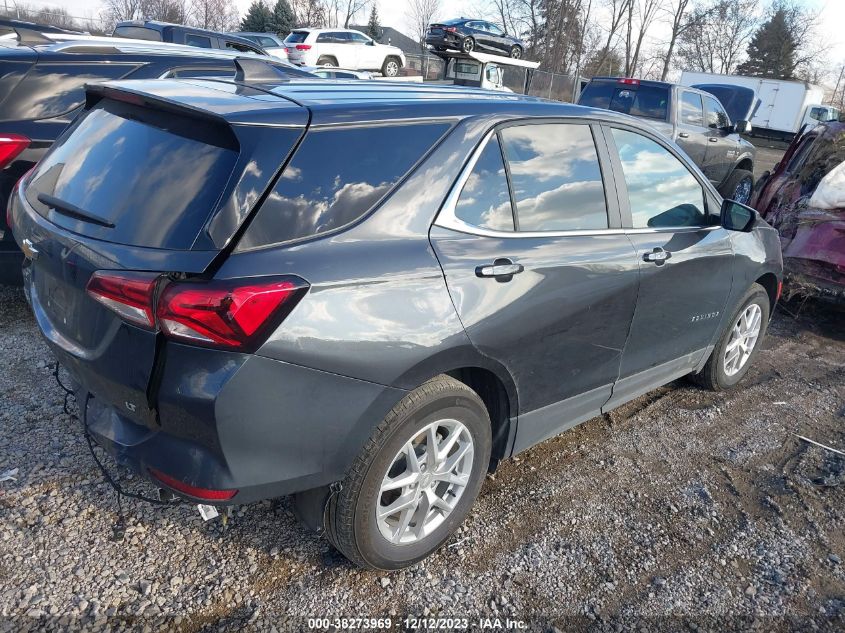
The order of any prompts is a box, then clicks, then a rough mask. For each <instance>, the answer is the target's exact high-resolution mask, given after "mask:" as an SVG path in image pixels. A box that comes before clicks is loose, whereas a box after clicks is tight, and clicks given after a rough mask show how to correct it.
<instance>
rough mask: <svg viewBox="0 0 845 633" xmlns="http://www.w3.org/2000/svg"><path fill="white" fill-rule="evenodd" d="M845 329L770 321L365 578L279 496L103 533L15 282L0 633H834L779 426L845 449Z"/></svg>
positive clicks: (4, 305) (827, 543) (829, 524)
mask: <svg viewBox="0 0 845 633" xmlns="http://www.w3.org/2000/svg"><path fill="white" fill-rule="evenodd" d="M787 308H788V309H789V310H792V311H793V312H794V311H796V310H797V309H798V306H796V305H790V306H787ZM843 321H845V317H843V314H842V313H837V312H833V311H830V310H828V309H825V308H822V307H820V306H814V305H809V304H808V305H806V306H804V307H803V309H802V311H801V313H800V315H799V316H798V318H797V319H796V318H793V316H791V315H788V314H787V313H786V312H785V311H784V310H783V309H779V310H778V312H777V313H776V316H775V320H774V323H773V325H772V328H771V330H770V336H769V338H768V339H767V341H766V343H765V350H764V351H763V353H762V354H761V356H760V357H759V359H758V361H757V363H756V366H755V367H753V368H752V370H751V372H750V374H749V375H748V376H747V378H746V380H745V382H744V384H743V386H742V388H741V389H739V390H738V391H735V392H733V393H729V394H715V393H710V392H706V391H702V390H699V389H698V388H696V387H693V386H691V385H689V384H687V383H685V382H683V381H679V382H677V383H674V384H672V385H670V386H667V387H665V388H662V389H660V390H658V391H655V392H653V393H651V394H648V395H647V396H644V397H642V398H640V399H639V400H637V401H635V402H632V403H630V404H628V405H626V406H625V407H623V408H622V409H620V410H617V411H616V412H614V413H612V414H610V415H606V416H603V417H601V418H596V419H593V420H591V421H589V422H587V423H585V424H583V425H582V426H580V427H578V428H577V429H575V430H573V431H570V432H568V433H566V434H564V435H562V436H560V437H558V438H555V439H553V440H550V441H548V442H546V443H544V444H542V445H540V446H539V447H536V448H534V449H533V450H531V451H529V452H527V453H524V454H523V455H521V456H520V458H519V459H518V460H513V461H509V462H507V463H504V464H503V465H502V466H501V467H500V469H499V470H498V472H497V473H496V474H495V476H492V477H490V478H489V479H488V481H487V482H486V484H485V487H484V489H483V490H482V493H481V497H480V499H479V501H478V503H477V505H476V509H475V511H474V512H473V514H472V515H471V516H470V518H469V519H468V521H467V523H466V524H465V526H464V527H463V528H462V529H461V531H460V533H459V534H458V535H457V536H456V537H454V538H453V539H452V541H451V542H450V543H449V545H448V546H447V547H446V548H444V549H443V550H441V551H440V552H439V553H437V554H436V555H435V556H433V557H432V558H430V559H429V560H427V561H425V562H424V563H423V564H420V565H418V566H416V567H414V568H412V569H410V570H407V571H404V572H399V573H396V574H391V575H384V574H377V573H372V572H363V571H359V570H357V569H355V568H352V567H351V566H350V565H349V564H348V563H346V562H345V560H344V559H342V558H341V557H340V556H339V555H337V554H336V553H334V551H333V550H332V549H331V548H330V547H329V545H328V544H327V543H326V542H325V541H323V540H322V539H320V538H319V537H317V536H315V535H312V534H309V533H306V532H305V531H303V529H302V528H300V527H299V525H298V524H297V522H296V521H295V519H294V518H293V516H292V514H291V511H290V504H289V503H288V502H287V501H286V500H282V501H280V502H276V503H269V502H267V503H263V504H259V505H255V506H249V507H246V508H243V509H241V510H238V511H237V512H236V514H235V516H234V517H233V519H232V520H231V521H230V523H229V526H228V529H226V530H225V531H224V530H223V528H222V525H221V523H220V522H219V520H215V521H211V522H209V523H204V522H203V521H202V520H201V519H200V517H199V515H198V513H197V512H196V510H195V509H194V508H193V507H189V506H186V505H182V506H178V507H170V508H163V509H161V508H156V507H152V506H149V505H147V504H143V503H140V502H136V501H132V500H129V501H125V502H124V509H125V511H126V516H127V520H128V522H129V527H128V530H127V533H126V536H125V539H124V540H123V541H122V542H115V541H113V540H112V524H113V522H114V520H115V517H116V513H115V509H116V505H115V495H114V493H113V492H112V490H111V489H110V488H109V487H108V485H107V484H105V483H104V482H103V481H102V478H101V476H100V474H99V471H98V470H97V469H96V467H95V465H94V464H93V462H92V461H91V459H90V455H89V454H88V448H87V446H86V444H85V442H84V440H83V438H82V435H81V433H80V430H79V423H78V422H76V421H74V420H72V419H71V418H69V417H68V416H67V415H65V414H64V413H63V412H62V400H63V398H62V396H63V393H62V391H61V390H60V389H59V388H58V387H57V386H56V385H55V383H54V382H53V378H52V376H51V375H50V373H51V372H50V368H49V364H50V363H51V358H50V355H49V352H48V350H47V348H46V346H45V345H44V344H43V343H42V342H41V340H40V338H39V335H38V333H37V329H36V326H35V324H34V322H33V319H32V317H31V316H30V314H29V311H28V308H27V305H26V302H25V301H24V299H23V296H22V294H21V292H20V290H17V289H10V288H0V332H2V349H0V366H2V368H3V371H2V373H0V473H3V472H5V471H8V470H9V469H13V468H17V469H18V473H17V475H16V477H17V480H16V481H6V482H4V483H0V616H2V617H0V630H21V629H26V628H32V629H35V628H37V627H39V626H47V627H52V628H55V629H59V628H66V627H68V626H73V627H74V628H77V627H80V626H85V627H91V628H105V627H107V626H111V627H114V628H124V627H129V626H131V627H132V628H135V629H138V630H141V629H145V628H146V629H147V630H160V629H162V628H168V629H175V630H182V631H197V630H227V629H233V630H234V629H241V628H246V629H247V630H269V629H271V627H273V626H275V628H276V629H277V630H279V631H284V630H291V629H294V630H305V629H307V628H308V625H307V620H305V619H304V618H305V617H309V616H312V617H313V616H327V617H335V616H367V617H370V616H372V617H376V616H382V617H384V616H389V615H392V616H394V618H396V619H399V618H401V617H404V616H408V615H411V616H422V615H426V616H429V615H430V616H443V617H457V618H461V617H467V618H469V626H470V628H473V629H476V628H478V627H479V621H478V618H479V617H488V618H495V617H499V618H502V622H504V618H505V617H511V618H519V619H521V620H524V621H525V622H526V623H527V626H528V627H530V628H531V629H532V630H554V629H555V628H557V629H560V630H571V629H573V628H587V627H588V628H592V629H594V630H609V631H612V630H638V631H640V630H650V631H654V630H679V629H682V630H696V629H698V630H707V629H709V630H714V631H725V630H736V629H751V628H755V627H756V628H759V629H760V630H794V629H801V630H815V629H818V630H826V631H835V630H838V631H841V630H843V627H845V565H844V564H843V562H842V559H843V558H845V485H842V484H843V482H845V458H842V457H839V456H837V455H835V454H834V453H832V452H829V451H826V450H824V449H820V448H817V447H814V446H811V445H808V444H806V443H804V442H802V441H800V440H798V439H797V438H796V437H795V434H796V433H797V434H802V435H806V436H808V437H811V438H813V439H816V440H819V441H821V442H824V443H825V444H827V445H829V446H833V447H836V448H838V449H840V450H841V449H843V448H845V386H843V385H845V327H843ZM128 483H129V485H138V486H139V487H140V489H143V490H145V491H146V492H148V493H150V494H152V492H153V490H152V488H151V487H150V486H147V485H145V484H142V483H140V482H137V481H131V482H128ZM397 616H398V617H397ZM402 626H403V627H405V625H404V624H403V625H402ZM699 627H700V628H699ZM405 628H411V627H405Z"/></svg>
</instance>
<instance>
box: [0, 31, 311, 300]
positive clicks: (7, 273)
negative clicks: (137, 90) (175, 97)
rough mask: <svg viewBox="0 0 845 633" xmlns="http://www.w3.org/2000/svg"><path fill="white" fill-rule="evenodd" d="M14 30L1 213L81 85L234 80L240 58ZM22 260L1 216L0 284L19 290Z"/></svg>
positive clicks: (6, 78) (1, 91)
mask: <svg viewBox="0 0 845 633" xmlns="http://www.w3.org/2000/svg"><path fill="white" fill-rule="evenodd" d="M18 28H19V35H18V37H17V38H16V39H2V40H0V64H2V66H3V72H2V74H0V208H2V209H3V210H4V211H5V209H6V203H7V201H8V199H9V195H10V194H11V191H12V187H13V186H14V184H15V182H17V180H18V179H19V178H20V177H21V176H22V175H23V174H24V173H26V172H27V171H28V170H29V169H31V168H32V167H33V166H34V165H35V163H36V162H38V160H40V158H41V157H42V156H43V155H44V153H45V152H46V151H47V149H48V148H49V147H50V146H51V145H52V144H53V141H55V140H56V139H57V138H58V136H59V134H61V133H62V131H64V129H65V128H66V127H67V126H68V125H69V124H70V122H71V121H73V119H74V118H75V117H76V116H77V114H79V113H80V112H81V111H82V108H83V105H84V102H85V84H86V83H95V82H98V81H106V80H109V79H119V78H125V77H133V78H143V79H148V78H156V77H200V76H234V74H235V66H234V60H235V58H236V57H237V56H238V55H240V54H239V53H236V52H234V51H221V50H216V51H212V50H209V51H204V50H198V49H196V48H188V47H186V46H174V45H169V44H160V43H159V44H153V43H147V42H135V41H128V40H121V39H115V38H106V37H90V36H70V35H67V34H58V33H56V34H49V35H48V34H44V33H40V32H36V31H30V30H27V29H23V28H20V27H18ZM67 38H70V39H67ZM282 64H284V62H279V65H280V66H279V67H280V68H284V69H285V71H286V72H289V73H290V74H291V75H292V76H298V77H306V76H308V74H307V73H305V72H303V71H301V70H298V69H296V68H293V67H292V66H289V65H282ZM22 261H23V255H22V254H21V251H20V249H19V248H18V245H17V244H16V243H15V241H14V238H13V237H12V234H11V232H10V231H8V230H7V227H6V223H5V213H3V214H2V215H0V283H7V284H14V283H20V282H21V272H20V271H21V263H22Z"/></svg>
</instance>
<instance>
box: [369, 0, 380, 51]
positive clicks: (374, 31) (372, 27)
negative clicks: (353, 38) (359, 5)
mask: <svg viewBox="0 0 845 633" xmlns="http://www.w3.org/2000/svg"><path fill="white" fill-rule="evenodd" d="M367 35H369V36H370V37H371V38H373V39H374V40H375V41H376V42H378V41H379V40H380V39H381V24H379V21H378V9H377V8H376V3H375V2H373V8H372V9H371V10H370V21H369V22H367Z"/></svg>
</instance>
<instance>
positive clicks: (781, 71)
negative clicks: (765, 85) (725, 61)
mask: <svg viewBox="0 0 845 633" xmlns="http://www.w3.org/2000/svg"><path fill="white" fill-rule="evenodd" d="M789 18H790V16H789V15H788V14H787V12H786V11H785V10H784V9H783V8H782V7H780V8H778V9H777V10H775V12H774V13H772V15H771V17H770V18H769V19H768V20H766V21H765V22H764V23H763V24H761V25H760V28H759V29H757V31H756V32H755V33H754V36H753V37H752V38H751V42H750V43H749V44H748V60H747V61H746V62H745V63H743V64H741V65H740V66H739V68H737V72H738V73H739V74H740V75H750V76H752V77H771V78H774V79H795V69H796V67H797V65H798V62H797V60H796V53H797V50H798V46H799V42H798V38H797V37H796V36H795V34H794V29H793V28H792V27H793V25H791V24H790V19H789Z"/></svg>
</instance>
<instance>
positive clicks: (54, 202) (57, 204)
mask: <svg viewBox="0 0 845 633" xmlns="http://www.w3.org/2000/svg"><path fill="white" fill-rule="evenodd" d="M38 201H39V202H42V203H44V204H46V205H47V206H48V207H50V208H51V209H53V211H55V212H56V213H60V214H62V215H67V216H70V217H72V218H76V219H77V220H82V221H84V222H91V223H92V224H99V225H100V226H105V227H106V228H109V229H113V228H114V224H113V223H112V222H109V221H108V220H106V219H105V218H103V217H101V216H99V215H95V214H94V213H91V212H90V211H84V210H82V209H80V208H79V207H77V206H76V205H75V204H73V203H71V202H66V201H65V200H62V199H61V198H56V197H55V196H51V195H49V194H46V193H39V194H38Z"/></svg>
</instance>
